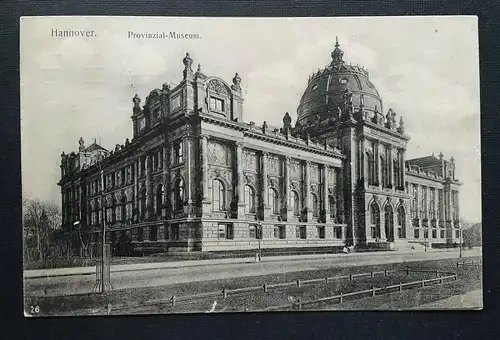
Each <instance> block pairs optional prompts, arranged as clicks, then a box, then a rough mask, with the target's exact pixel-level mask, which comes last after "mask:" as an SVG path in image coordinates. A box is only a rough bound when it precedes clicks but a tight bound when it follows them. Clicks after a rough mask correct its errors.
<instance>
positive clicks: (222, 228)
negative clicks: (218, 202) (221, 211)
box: [217, 223, 226, 240]
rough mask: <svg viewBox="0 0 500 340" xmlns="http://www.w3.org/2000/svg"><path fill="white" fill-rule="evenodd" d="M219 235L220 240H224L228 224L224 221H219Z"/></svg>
mask: <svg viewBox="0 0 500 340" xmlns="http://www.w3.org/2000/svg"><path fill="white" fill-rule="evenodd" d="M217 235H218V236H217V238H218V239H219V240H223V239H225V238H226V225H225V224H224V223H219V225H218V231H217Z"/></svg>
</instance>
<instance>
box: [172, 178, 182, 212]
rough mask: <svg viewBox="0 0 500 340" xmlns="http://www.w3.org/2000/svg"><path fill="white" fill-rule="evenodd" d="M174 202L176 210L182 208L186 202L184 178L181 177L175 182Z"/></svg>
mask: <svg viewBox="0 0 500 340" xmlns="http://www.w3.org/2000/svg"><path fill="white" fill-rule="evenodd" d="M174 202H175V209H176V210H179V209H182V205H183V203H184V180H183V179H182V178H179V179H178V180H177V182H175V186H174Z"/></svg>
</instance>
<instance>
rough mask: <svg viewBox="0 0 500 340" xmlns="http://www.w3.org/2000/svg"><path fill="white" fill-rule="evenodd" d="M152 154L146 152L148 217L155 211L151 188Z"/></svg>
mask: <svg viewBox="0 0 500 340" xmlns="http://www.w3.org/2000/svg"><path fill="white" fill-rule="evenodd" d="M152 168H153V167H152V164H151V156H150V155H149V154H146V215H145V216H146V219H149V218H150V217H152V212H153V192H152V191H153V190H152V188H151V185H152V184H151V172H152V170H153V169H152Z"/></svg>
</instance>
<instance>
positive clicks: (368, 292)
mask: <svg viewBox="0 0 500 340" xmlns="http://www.w3.org/2000/svg"><path fill="white" fill-rule="evenodd" d="M456 279H457V274H452V275H446V276H440V277H438V278H434V279H427V280H419V281H412V282H406V283H401V282H400V283H399V284H395V285H390V286H385V287H378V288H377V287H372V288H371V289H365V290H360V291H355V292H349V293H342V292H341V293H339V294H337V295H333V296H328V297H324V298H320V299H315V300H308V301H301V300H300V299H298V301H297V302H294V303H291V304H286V305H281V306H273V307H268V308H265V309H264V311H272V310H283V309H290V308H291V309H296V310H301V309H302V307H303V306H304V305H314V304H319V303H325V302H335V300H336V301H337V303H339V304H341V303H343V302H344V299H345V298H346V297H350V296H358V295H367V296H372V297H374V296H376V294H377V292H382V291H384V292H385V293H391V292H402V291H403V289H404V288H405V287H410V286H413V287H415V286H417V287H425V286H426V285H425V284H426V283H428V282H438V284H443V283H444V282H445V280H456ZM391 290H392V291H391Z"/></svg>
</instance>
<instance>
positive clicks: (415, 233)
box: [413, 229, 420, 238]
mask: <svg viewBox="0 0 500 340" xmlns="http://www.w3.org/2000/svg"><path fill="white" fill-rule="evenodd" d="M413 232H414V236H415V238H420V230H419V229H415V230H414V231H413Z"/></svg>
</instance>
